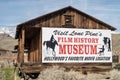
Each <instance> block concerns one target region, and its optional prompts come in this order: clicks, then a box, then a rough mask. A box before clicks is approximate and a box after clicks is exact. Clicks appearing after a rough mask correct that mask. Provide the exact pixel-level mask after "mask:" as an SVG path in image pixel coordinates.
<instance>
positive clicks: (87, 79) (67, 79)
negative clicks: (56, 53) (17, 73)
mask: <svg viewBox="0 0 120 80" xmlns="http://www.w3.org/2000/svg"><path fill="white" fill-rule="evenodd" d="M39 80H120V72H119V71H118V70H111V71H110V72H104V73H88V74H87V75H84V74H82V73H81V72H77V71H73V70H71V71H68V72H66V71H65V69H64V68H60V67H58V66H53V67H50V68H47V69H45V70H44V71H42V72H41V74H40V76H39Z"/></svg>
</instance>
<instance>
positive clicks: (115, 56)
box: [113, 55, 119, 63]
mask: <svg viewBox="0 0 120 80" xmlns="http://www.w3.org/2000/svg"><path fill="white" fill-rule="evenodd" d="M113 62H114V63H116V62H119V56H117V55H114V56H113Z"/></svg>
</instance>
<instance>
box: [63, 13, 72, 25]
mask: <svg viewBox="0 0 120 80" xmlns="http://www.w3.org/2000/svg"><path fill="white" fill-rule="evenodd" d="M64 16H65V25H66V26H71V25H73V16H72V15H64Z"/></svg>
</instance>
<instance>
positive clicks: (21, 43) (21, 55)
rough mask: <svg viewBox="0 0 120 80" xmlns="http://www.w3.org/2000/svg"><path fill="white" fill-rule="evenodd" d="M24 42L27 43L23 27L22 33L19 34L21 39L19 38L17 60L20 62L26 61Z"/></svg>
mask: <svg viewBox="0 0 120 80" xmlns="http://www.w3.org/2000/svg"><path fill="white" fill-rule="evenodd" d="M24 43H25V30H24V29H22V34H21V35H19V40H18V47H19V48H18V57H17V61H18V62H19V63H23V62H24Z"/></svg>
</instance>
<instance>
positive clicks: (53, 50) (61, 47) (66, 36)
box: [42, 27, 112, 63]
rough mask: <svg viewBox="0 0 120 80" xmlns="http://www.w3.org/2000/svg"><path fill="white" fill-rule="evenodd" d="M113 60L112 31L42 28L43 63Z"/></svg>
mask: <svg viewBox="0 0 120 80" xmlns="http://www.w3.org/2000/svg"><path fill="white" fill-rule="evenodd" d="M89 62H90V63H96V62H102V63H104V62H112V44H111V31H110V30H100V29H75V28H48V27H43V28H42V63H89Z"/></svg>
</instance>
